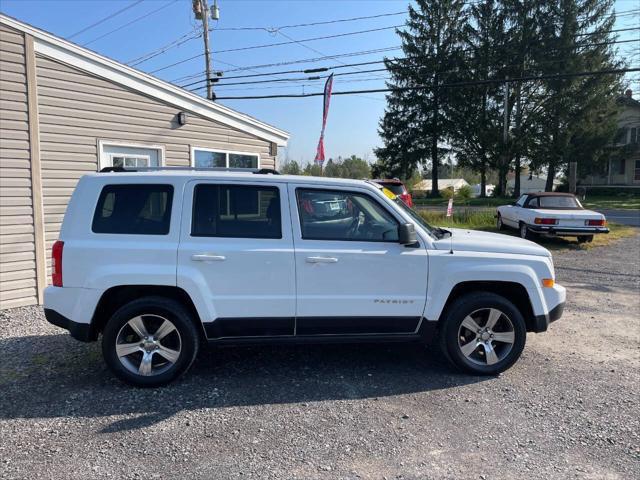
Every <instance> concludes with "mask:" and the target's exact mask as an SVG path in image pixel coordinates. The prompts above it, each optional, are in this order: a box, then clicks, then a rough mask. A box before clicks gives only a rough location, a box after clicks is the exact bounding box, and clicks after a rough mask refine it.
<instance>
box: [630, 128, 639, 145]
mask: <svg viewBox="0 0 640 480" xmlns="http://www.w3.org/2000/svg"><path fill="white" fill-rule="evenodd" d="M639 137H640V128H632V129H631V138H630V139H629V143H638V139H639Z"/></svg>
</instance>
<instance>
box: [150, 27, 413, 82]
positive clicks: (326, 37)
mask: <svg viewBox="0 0 640 480" xmlns="http://www.w3.org/2000/svg"><path fill="white" fill-rule="evenodd" d="M401 27H404V25H392V26H390V27H380V28H371V29H368V30H359V31H357V32H346V33H339V34H335V35H325V36H322V37H314V38H305V39H303V40H295V41H288V42H279V43H268V44H263V45H251V46H246V47H237V48H228V49H225V50H215V51H213V52H212V53H230V52H241V51H245V50H256V49H258V48H268V47H280V46H282V45H291V44H293V43H298V42H312V41H316V40H326V39H329V38H339V37H346V36H350V35H360V34H363V33H372V32H380V31H382V30H391V29H395V28H401ZM202 55H203V54H202V53H199V54H198V55H194V56H193V57H189V58H185V59H184V60H180V61H178V62H175V63H172V64H170V65H165V66H164V67H160V68H157V69H155V70H153V71H151V72H149V73H156V72H160V71H162V70H166V69H167V68H171V67H175V66H176V65H180V64H182V63H185V62H188V61H190V60H193V59H195V58H198V57H201V56H202Z"/></svg>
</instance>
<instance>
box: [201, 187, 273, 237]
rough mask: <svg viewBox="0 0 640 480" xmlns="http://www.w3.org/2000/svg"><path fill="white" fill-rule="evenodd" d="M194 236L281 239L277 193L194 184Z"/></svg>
mask: <svg viewBox="0 0 640 480" xmlns="http://www.w3.org/2000/svg"><path fill="white" fill-rule="evenodd" d="M191 235H192V236H194V237H235V238H282V229H281V217H280V192H279V190H278V188H277V187H269V186H257V185H256V186H254V185H213V184H201V185H197V186H196V188H195V192H194V199H193V219H192V224H191Z"/></svg>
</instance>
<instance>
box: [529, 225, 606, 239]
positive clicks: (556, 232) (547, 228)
mask: <svg viewBox="0 0 640 480" xmlns="http://www.w3.org/2000/svg"><path fill="white" fill-rule="evenodd" d="M527 227H528V228H529V230H530V231H532V232H533V233H537V234H539V235H550V236H556V237H577V236H580V235H596V234H598V233H609V229H608V228H607V227H557V226H555V225H527Z"/></svg>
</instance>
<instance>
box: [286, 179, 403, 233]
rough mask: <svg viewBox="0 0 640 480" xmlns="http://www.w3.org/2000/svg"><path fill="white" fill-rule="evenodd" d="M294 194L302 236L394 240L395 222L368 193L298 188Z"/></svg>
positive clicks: (396, 224) (396, 228) (396, 227)
mask: <svg viewBox="0 0 640 480" xmlns="http://www.w3.org/2000/svg"><path fill="white" fill-rule="evenodd" d="M296 198H297V203H298V214H299V216H300V226H301V229H302V232H301V233H302V238H304V239H306V240H341V241H368V242H397V241H398V222H397V221H396V220H395V219H394V218H393V216H391V214H390V213H389V212H388V211H387V210H385V209H384V208H382V206H381V205H380V204H379V203H378V202H376V201H375V200H374V199H373V198H371V197H370V196H368V195H365V194H361V193H356V192H345V191H339V190H336V191H331V190H312V189H298V190H297V191H296Z"/></svg>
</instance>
